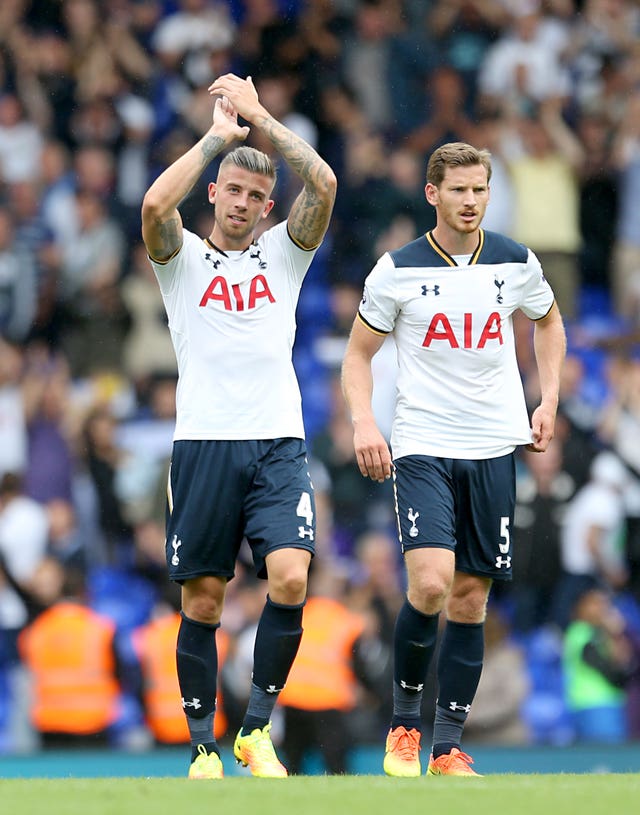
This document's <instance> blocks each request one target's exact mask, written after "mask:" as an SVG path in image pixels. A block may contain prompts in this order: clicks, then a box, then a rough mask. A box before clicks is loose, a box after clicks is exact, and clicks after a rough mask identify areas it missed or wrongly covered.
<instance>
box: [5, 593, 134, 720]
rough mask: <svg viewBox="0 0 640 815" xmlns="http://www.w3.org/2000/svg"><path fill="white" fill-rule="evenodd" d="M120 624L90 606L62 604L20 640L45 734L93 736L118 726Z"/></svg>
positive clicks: (35, 710) (33, 715) (36, 717)
mask: <svg viewBox="0 0 640 815" xmlns="http://www.w3.org/2000/svg"><path fill="white" fill-rule="evenodd" d="M114 633H115V625H114V623H113V622H112V621H111V620H109V619H108V618H106V617H103V616H102V615H101V614H97V613H96V612H94V611H92V610H91V609H90V608H86V607H85V606H83V605H79V604H78V603H74V602H71V601H69V602H67V601H64V602H60V603H57V604H56V605H53V606H51V608H49V609H47V610H46V611H44V612H43V613H42V614H40V615H39V616H38V617H37V618H36V619H35V620H34V621H33V622H32V623H31V625H29V626H27V628H25V629H24V630H23V631H22V632H21V634H20V637H19V640H18V645H19V648H20V655H21V657H22V660H23V662H24V663H25V665H27V667H28V668H29V669H30V671H31V672H32V675H33V683H34V690H33V694H34V698H33V704H32V707H31V718H32V721H33V725H34V727H35V728H36V729H37V730H38V731H39V732H41V733H68V734H71V735H91V734H93V733H100V732H102V731H103V730H104V729H105V728H107V727H108V726H109V725H110V724H113V722H114V721H115V719H116V717H117V713H118V700H119V694H120V686H119V684H118V682H117V680H116V677H115V656H114V653H113V636H114Z"/></svg>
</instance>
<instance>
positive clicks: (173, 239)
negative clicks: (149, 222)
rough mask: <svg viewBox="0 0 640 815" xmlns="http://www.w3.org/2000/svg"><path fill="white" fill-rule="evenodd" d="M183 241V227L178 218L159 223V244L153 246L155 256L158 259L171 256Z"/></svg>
mask: <svg viewBox="0 0 640 815" xmlns="http://www.w3.org/2000/svg"><path fill="white" fill-rule="evenodd" d="M181 243H182V229H181V224H180V220H179V219H178V218H171V219H170V220H168V221H161V222H159V223H158V245H157V246H154V247H153V256H154V257H156V258H158V259H164V258H168V257H171V255H173V253H174V252H175V251H176V249H178V248H179V247H180V244H181Z"/></svg>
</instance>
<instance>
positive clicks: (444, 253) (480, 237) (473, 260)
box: [425, 229, 484, 266]
mask: <svg viewBox="0 0 640 815" xmlns="http://www.w3.org/2000/svg"><path fill="white" fill-rule="evenodd" d="M425 237H426V239H427V241H428V242H429V244H430V245H431V248H432V249H433V251H434V252H437V253H438V254H439V255H440V257H441V258H442V259H443V260H445V261H446V262H447V263H448V264H449V266H457V265H458V264H457V263H456V262H455V260H454V259H453V258H452V257H451V255H450V254H449V253H448V252H447V251H445V250H444V249H443V248H442V247H441V246H440V244H439V243H438V241H437V240H436V239H435V238H434V237H433V232H432V231H431V230H429V232H427V233H426V235H425ZM483 246H484V229H479V230H478V245H477V246H476V248H475V249H474V251H473V254H472V255H471V260H470V261H469V266H473V265H474V264H475V263H477V262H478V258H479V257H480V252H482V247H483Z"/></svg>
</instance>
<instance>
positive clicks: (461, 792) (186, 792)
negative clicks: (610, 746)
mask: <svg viewBox="0 0 640 815" xmlns="http://www.w3.org/2000/svg"><path fill="white" fill-rule="evenodd" d="M0 802H1V809H2V812H3V813H5V812H6V813H7V815H8V813H12V815H23V814H24V815H40V813H42V815H45V813H46V815H147V814H148V815H183V814H184V815H187V814H189V815H190V813H211V815H222V813H229V815H244V813H247V815H289V813H291V815H343V813H344V815H414V813H415V814H416V815H422V813H424V815H427V814H429V815H430V814H431V813H433V814H434V815H448V814H449V813H452V815H453V814H454V813H455V815H502V814H503V813H504V815H512V813H513V815H534V813H535V815H580V813H584V815H609V814H610V813H612V812H614V813H617V815H632V813H637V812H640V774H623V773H611V774H609V773H607V774H601V775H600V774H597V775H583V774H581V775H569V774H559V775H551V774H544V775H521V774H518V775H491V776H487V777H484V778H429V777H425V776H423V777H421V778H412V779H396V778H386V777H384V776H373V775H369V776H367V775H360V776H355V775H351V776H306V777H305V776H297V777H292V778H288V779H282V780H275V779H274V780H272V779H257V778H239V777H232V778H226V779H224V780H222V781H188V780H187V779H176V778H99V779H92V778H85V779H77V778H67V779H11V780H0Z"/></svg>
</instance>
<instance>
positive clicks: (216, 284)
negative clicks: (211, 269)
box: [199, 274, 276, 311]
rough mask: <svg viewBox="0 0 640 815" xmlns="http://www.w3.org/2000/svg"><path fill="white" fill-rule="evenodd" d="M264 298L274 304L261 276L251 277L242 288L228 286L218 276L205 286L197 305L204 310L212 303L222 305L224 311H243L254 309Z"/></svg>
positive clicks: (237, 284)
mask: <svg viewBox="0 0 640 815" xmlns="http://www.w3.org/2000/svg"><path fill="white" fill-rule="evenodd" d="M265 297H266V299H267V300H268V301H269V302H270V303H275V302H276V298H275V297H274V296H273V294H271V289H270V288H269V284H268V283H267V279H266V277H265V276H264V275H262V274H258V275H256V276H255V277H252V278H251V282H250V283H249V284H248V285H247V284H245V285H243V286H240V284H239V283H232V284H231V285H229V283H228V282H227V279H226V278H224V277H222V275H218V276H217V277H214V278H213V280H212V281H211V283H209V285H208V286H207V290H206V291H205V293H204V294H203V295H202V299H201V300H200V303H199V305H200V307H201V308H204V307H205V306H207V305H208V304H209V301H212V302H214V303H215V302H218V303H222V305H223V307H224V310H225V311H245V310H249V309H252V308H255V307H256V306H257V305H259V304H260V301H261V300H263V299H264V298H265Z"/></svg>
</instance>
